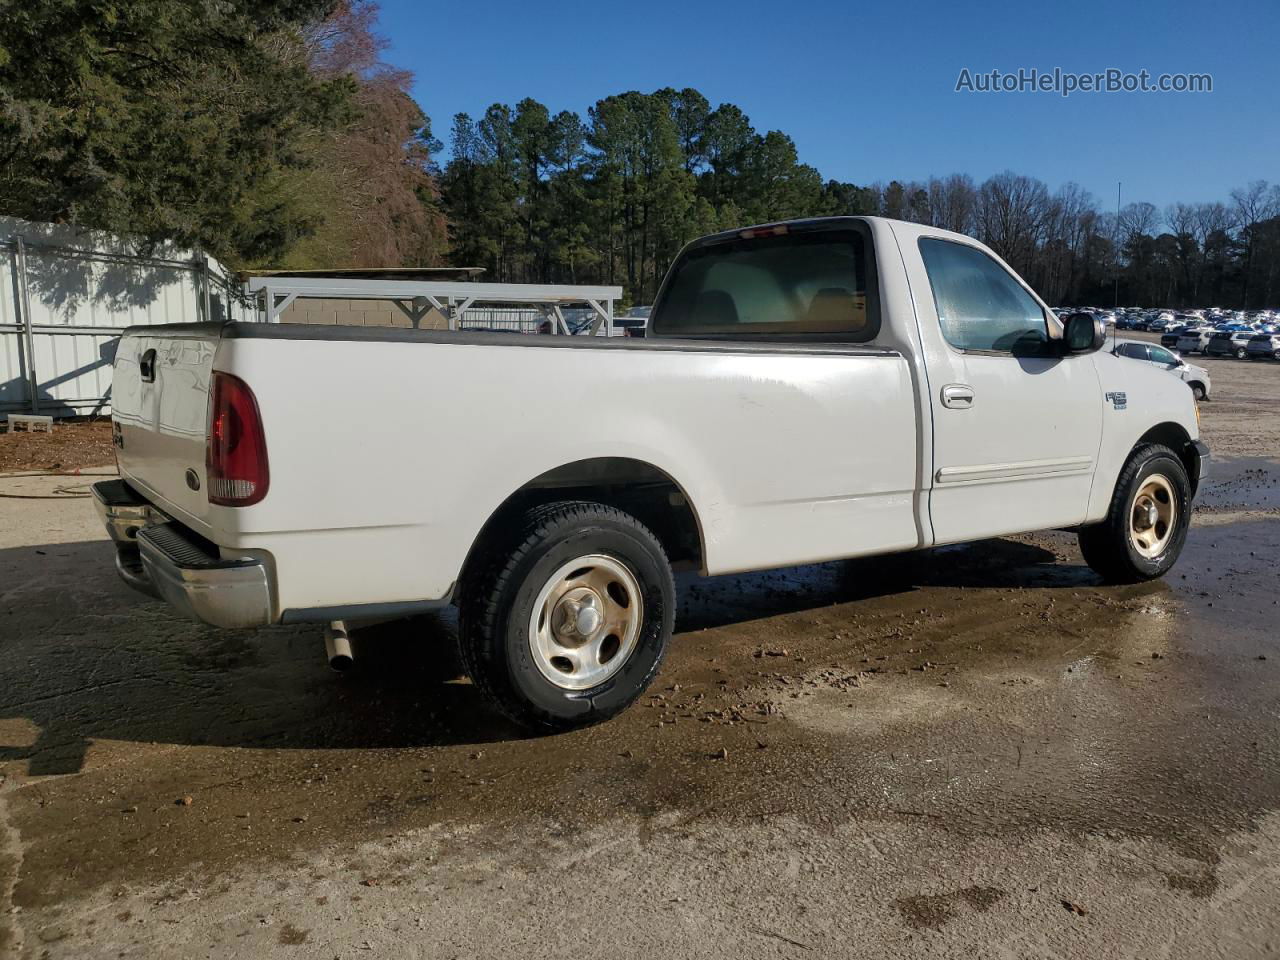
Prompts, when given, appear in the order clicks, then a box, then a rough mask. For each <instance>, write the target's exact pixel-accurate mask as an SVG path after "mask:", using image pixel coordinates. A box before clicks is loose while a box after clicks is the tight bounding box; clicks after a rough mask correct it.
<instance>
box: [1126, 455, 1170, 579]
mask: <svg viewBox="0 0 1280 960" xmlns="http://www.w3.org/2000/svg"><path fill="white" fill-rule="evenodd" d="M1177 519H1178V502H1177V500H1176V498H1175V497H1174V494H1173V484H1171V483H1170V482H1169V480H1168V478H1166V477H1165V476H1163V475H1162V474H1159V473H1153V474H1152V475H1151V476H1149V477H1147V478H1146V479H1145V480H1143V481H1142V486H1140V487H1139V488H1138V492H1137V493H1136V494H1134V497H1133V503H1132V504H1131V505H1130V507H1129V540H1130V542H1131V543H1132V544H1133V548H1134V549H1135V550H1137V551H1138V553H1140V554H1141V555H1142V556H1144V557H1146V558H1148V559H1152V558H1154V557H1158V556H1159V555H1160V554H1161V553H1162V552H1163V551H1164V548H1165V547H1167V546H1168V545H1169V540H1170V539H1172V537H1173V530H1174V526H1175V524H1176V522H1177Z"/></svg>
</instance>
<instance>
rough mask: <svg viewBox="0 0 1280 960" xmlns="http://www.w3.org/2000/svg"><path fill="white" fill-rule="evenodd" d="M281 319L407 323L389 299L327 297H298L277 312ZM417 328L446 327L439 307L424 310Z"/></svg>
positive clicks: (364, 324)
mask: <svg viewBox="0 0 1280 960" xmlns="http://www.w3.org/2000/svg"><path fill="white" fill-rule="evenodd" d="M280 322H281V323H325V324H331V325H334V324H340V325H342V326H356V327H408V326H411V324H410V323H409V318H408V317H406V316H405V315H404V313H403V312H402V311H401V310H400V308H399V307H397V306H396V305H395V304H394V303H392V302H391V301H390V300H330V299H322V298H319V297H298V299H296V300H294V301H293V303H291V304H289V306H288V307H286V308H285V310H284V312H283V313H282V314H280ZM418 327H419V329H421V330H447V329H449V322H448V320H446V319H445V316H444V314H442V313H441V312H440V311H438V310H435V309H431V310H428V311H427V313H426V316H424V317H423V318H422V323H420V324H419V325H418Z"/></svg>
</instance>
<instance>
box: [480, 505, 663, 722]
mask: <svg viewBox="0 0 1280 960" xmlns="http://www.w3.org/2000/svg"><path fill="white" fill-rule="evenodd" d="M480 549H481V550H482V551H483V554H482V556H480V557H479V558H478V560H477V561H476V562H475V564H473V566H474V567H475V568H476V569H475V570H474V571H468V574H467V575H466V576H464V578H463V583H462V595H461V603H460V605H459V606H460V615H459V623H458V628H459V629H458V637H459V651H460V654H461V657H462V662H463V664H464V665H465V666H466V668H467V672H468V673H469V674H470V676H471V679H472V681H473V682H474V683H475V684H476V686H477V687H478V688H479V689H480V690H481V691H482V692H483V693H484V694H485V695H486V696H487V697H489V699H491V700H492V701H493V703H494V704H495V705H496V706H497V707H498V708H499V709H500V710H501V711H502V712H503V713H505V714H506V715H507V716H509V717H511V718H512V719H513V720H515V721H516V722H517V723H520V724H521V725H522V726H526V727H529V728H531V729H533V730H539V731H544V732H550V731H554V730H565V729H570V728H572V727H579V726H585V725H587V724H591V723H598V722H600V721H602V720H606V719H608V718H609V717H612V716H614V715H615V714H617V713H619V712H621V711H622V710H624V709H625V708H626V707H628V706H629V705H630V704H631V703H632V702H633V701H634V700H635V699H636V698H637V697H638V696H640V694H641V693H643V692H644V690H645V688H646V687H647V686H648V685H649V683H650V682H651V681H652V679H653V677H654V675H655V674H656V673H657V672H658V667H659V666H660V665H661V663H662V658H663V656H664V654H665V653H666V648H667V642H668V640H669V639H670V636H671V632H672V628H673V626H674V621H675V585H674V582H673V580H672V576H671V567H670V564H669V563H668V562H667V557H666V554H665V553H664V552H663V549H662V545H661V544H660V543H659V542H658V539H657V538H656V537H655V536H654V535H653V534H652V533H651V532H650V531H649V530H648V529H647V528H646V527H645V526H644V525H643V524H641V523H640V522H639V521H638V520H636V519H635V518H634V517H632V516H630V515H629V514H626V513H623V512H622V511H620V510H616V509H614V508H613V507H607V506H604V505H602V504H598V503H589V502H585V501H563V502H559V503H550V504H544V505H542V506H538V507H535V508H533V509H531V510H528V511H526V512H525V513H524V514H522V515H521V516H519V517H518V518H517V520H516V522H515V523H514V524H513V525H512V531H511V533H510V535H508V536H505V537H502V536H499V537H495V538H492V539H491V540H490V542H489V543H487V544H485V545H483V546H482V547H481V548H480Z"/></svg>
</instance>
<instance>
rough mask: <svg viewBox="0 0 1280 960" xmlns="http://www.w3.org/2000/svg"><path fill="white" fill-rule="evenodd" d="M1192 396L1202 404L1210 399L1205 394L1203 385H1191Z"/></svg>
mask: <svg viewBox="0 0 1280 960" xmlns="http://www.w3.org/2000/svg"><path fill="white" fill-rule="evenodd" d="M1191 395H1192V396H1193V397H1195V398H1196V399H1197V400H1199V401H1200V402H1202V403H1203V402H1204V401H1206V400H1208V399H1209V395H1208V394H1207V393H1205V392H1204V384H1203V383H1193V384H1191Z"/></svg>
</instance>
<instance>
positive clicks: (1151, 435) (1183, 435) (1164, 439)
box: [1138, 423, 1200, 494]
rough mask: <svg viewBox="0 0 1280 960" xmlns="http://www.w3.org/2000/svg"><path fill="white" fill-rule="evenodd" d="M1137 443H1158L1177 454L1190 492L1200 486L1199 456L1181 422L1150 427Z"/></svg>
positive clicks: (1193, 491)
mask: <svg viewBox="0 0 1280 960" xmlns="http://www.w3.org/2000/svg"><path fill="white" fill-rule="evenodd" d="M1138 443H1139V444H1143V443H1159V444H1162V445H1164V446H1166V447H1168V448H1169V449H1170V450H1172V451H1173V452H1174V453H1176V454H1177V455H1178V459H1179V460H1181V461H1182V465H1183V466H1184V467H1186V468H1187V479H1189V480H1190V481H1191V492H1192V493H1193V494H1194V493H1195V492H1196V488H1197V487H1199V486H1200V457H1199V456H1198V455H1197V454H1196V451H1195V449H1194V448H1193V447H1192V446H1191V435H1190V434H1188V433H1187V431H1186V429H1185V428H1184V427H1182V425H1181V424H1177V423H1161V424H1157V425H1156V426H1154V427H1152V428H1151V429H1150V430H1148V431H1147V432H1146V433H1144V434H1143V435H1142V436H1141V437H1140V438H1139V439H1138Z"/></svg>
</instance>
